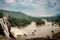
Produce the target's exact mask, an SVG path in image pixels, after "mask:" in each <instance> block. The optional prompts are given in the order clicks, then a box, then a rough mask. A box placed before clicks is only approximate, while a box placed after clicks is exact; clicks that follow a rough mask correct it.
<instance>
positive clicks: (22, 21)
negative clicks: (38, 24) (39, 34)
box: [8, 16, 31, 27]
mask: <svg viewBox="0 0 60 40" xmlns="http://www.w3.org/2000/svg"><path fill="white" fill-rule="evenodd" d="M8 20H9V22H10V23H11V26H13V27H15V26H23V27H24V26H26V25H28V24H30V23H31V20H30V19H26V18H21V19H19V18H16V17H11V16H9V17H8Z"/></svg>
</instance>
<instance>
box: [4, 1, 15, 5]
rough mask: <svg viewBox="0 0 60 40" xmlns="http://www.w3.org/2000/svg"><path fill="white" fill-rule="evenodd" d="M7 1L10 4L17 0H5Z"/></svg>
mask: <svg viewBox="0 0 60 40" xmlns="http://www.w3.org/2000/svg"><path fill="white" fill-rule="evenodd" d="M5 2H6V3H9V4H10V3H14V2H15V0H5Z"/></svg>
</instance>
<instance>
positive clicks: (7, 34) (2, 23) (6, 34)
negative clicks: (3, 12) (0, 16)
mask: <svg viewBox="0 0 60 40" xmlns="http://www.w3.org/2000/svg"><path fill="white" fill-rule="evenodd" d="M0 24H1V25H2V28H3V30H4V34H5V36H6V37H8V38H10V37H9V31H8V27H7V23H6V21H4V20H0Z"/></svg>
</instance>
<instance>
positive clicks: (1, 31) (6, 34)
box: [0, 17, 15, 40]
mask: <svg viewBox="0 0 60 40" xmlns="http://www.w3.org/2000/svg"><path fill="white" fill-rule="evenodd" d="M10 30H11V24H10V23H9V21H8V20H7V18H6V17H3V18H0V35H2V36H0V38H2V39H8V40H10V39H11V38H13V39H15V37H14V36H13V35H12V34H11V32H10Z"/></svg>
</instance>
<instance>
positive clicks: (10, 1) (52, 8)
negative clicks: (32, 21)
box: [0, 0, 60, 17]
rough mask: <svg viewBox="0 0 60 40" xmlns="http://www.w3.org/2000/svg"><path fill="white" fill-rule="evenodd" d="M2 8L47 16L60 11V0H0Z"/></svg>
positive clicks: (0, 7)
mask: <svg viewBox="0 0 60 40" xmlns="http://www.w3.org/2000/svg"><path fill="white" fill-rule="evenodd" d="M0 9H3V10H10V11H21V12H23V13H25V14H27V15H31V16H37V17H40V16H42V17H46V16H53V15H56V14H57V13H60V0H0Z"/></svg>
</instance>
